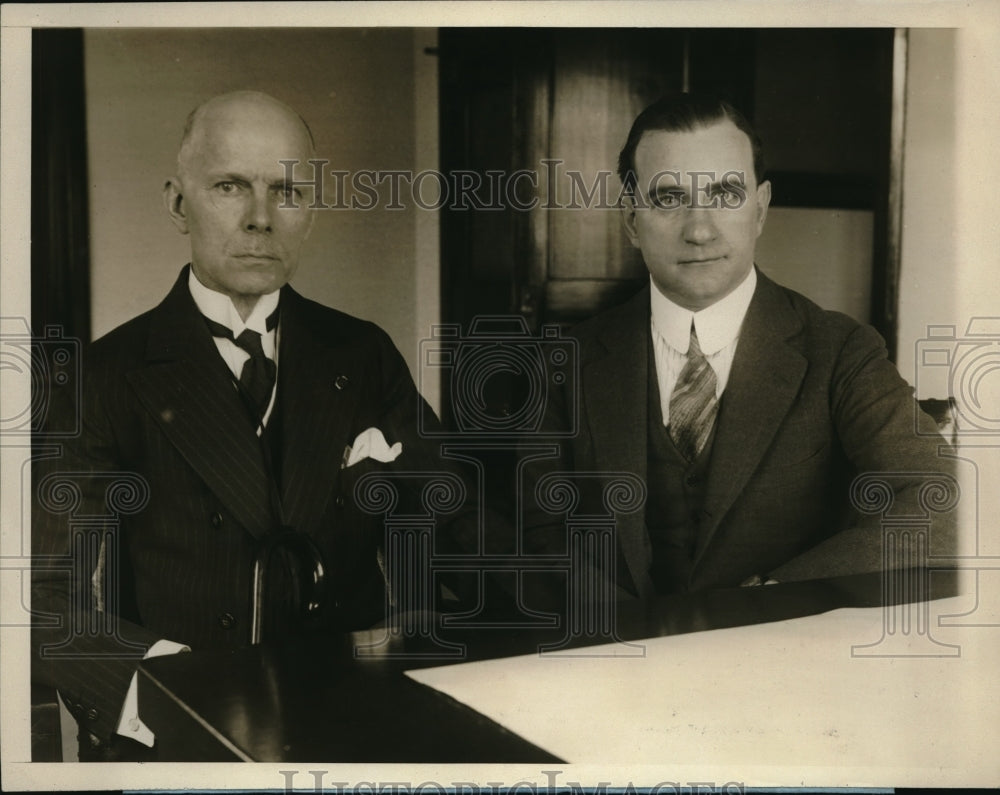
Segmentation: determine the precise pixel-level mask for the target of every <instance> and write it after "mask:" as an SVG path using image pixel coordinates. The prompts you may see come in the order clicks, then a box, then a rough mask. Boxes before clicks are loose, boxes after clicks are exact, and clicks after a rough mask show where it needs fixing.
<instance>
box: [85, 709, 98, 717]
mask: <svg viewBox="0 0 1000 795" xmlns="http://www.w3.org/2000/svg"><path fill="white" fill-rule="evenodd" d="M98 714H99V713H98V711H97V710H96V709H94V708H93V707H91V708H90V709H88V710H87V720H97V716H98Z"/></svg>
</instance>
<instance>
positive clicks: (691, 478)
mask: <svg viewBox="0 0 1000 795" xmlns="http://www.w3.org/2000/svg"><path fill="white" fill-rule="evenodd" d="M699 480H700V479H699V477H698V476H697V475H688V476H687V477H686V478H684V482H685V483H686V484H687V485H688V486H697V485H698V481H699Z"/></svg>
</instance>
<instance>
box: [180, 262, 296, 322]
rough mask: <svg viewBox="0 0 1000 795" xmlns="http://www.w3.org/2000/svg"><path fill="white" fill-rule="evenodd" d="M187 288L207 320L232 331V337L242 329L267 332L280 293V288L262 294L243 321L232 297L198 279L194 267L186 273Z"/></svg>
mask: <svg viewBox="0 0 1000 795" xmlns="http://www.w3.org/2000/svg"><path fill="white" fill-rule="evenodd" d="M188 289H190V290H191V297H192V298H193V299H194V302H195V305H196V306H197V307H198V309H199V311H201V313H202V314H203V315H204V316H205V317H207V318H208V319H209V320H214V321H215V322H216V323H221V324H222V325H223V326H226V328H228V329H230V330H231V331H232V332H233V336H234V337H238V336H239V335H240V334H242V333H243V330H244V329H251V330H252V331H256V332H257V333H258V334H260V335H261V336H262V337H263V336H264V335H266V334H267V333H268V330H267V318H268V317H269V316H270V314H271V313H272V312H274V310H275V309H277V308H278V299H279V297H280V294H281V291H280V290H275V291H274V292H271V293H267V294H266V295H262V296H261V297H260V299H259V300H258V301H257V305H256V306H255V307H254V308H253V311H251V312H250V316H249V317H248V318H247V319H246V322H244V321H243V318H241V317H240V313H239V312H237V311H236V307H235V306H234V305H233V302H232V299H231V298H230V297H229V296H228V295H225V294H224V293H220V292H216V291H215V290H213V289H211V288H209V287H206V286H205V285H204V284H202V283H201V282H200V281H198V277H197V276H195V275H194V268H191V272H190V273H189V274H188Z"/></svg>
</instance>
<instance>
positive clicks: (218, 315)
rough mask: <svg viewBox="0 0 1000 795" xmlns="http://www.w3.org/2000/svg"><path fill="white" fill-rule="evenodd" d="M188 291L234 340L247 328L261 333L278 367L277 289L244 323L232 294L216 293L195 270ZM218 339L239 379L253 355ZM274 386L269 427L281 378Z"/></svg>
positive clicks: (217, 344)
mask: <svg viewBox="0 0 1000 795" xmlns="http://www.w3.org/2000/svg"><path fill="white" fill-rule="evenodd" d="M188 288H189V289H190V290H191V297H192V298H193V299H194V302H195V304H196V305H197V307H198V309H199V311H200V312H201V313H202V314H203V315H204V316H205V317H207V318H208V319H209V320H214V321H215V322H216V323H220V324H221V325H223V326H225V327H226V328H228V329H229V330H230V331H232V332H233V337H234V338H235V337H238V336H240V334H242V333H243V331H244V329H250V330H251V331H256V332H257V333H258V334H260V345H261V347H262V348H263V349H264V355H265V356H266V357H267V358H268V359H271V360H272V361H273V362H274V364H275V366H276V367H277V364H278V329H277V328H274V329H271V330H270V331H268V329H267V318H268V316H269V315H270V314H271V313H272V312H274V310H275V309H277V308H278V297H279V291H278V290H275V291H274V292H273V293H267V295H262V296H261V297H260V299H259V300H258V301H257V305H256V306H255V307H254V308H253V311H252V312H250V316H249V317H248V318H247V319H246V320H245V321H244V320H243V318H241V317H240V313H239V312H237V311H236V307H235V306H233V302H232V299H230V297H229V296H228V295H225V294H223V293H219V292H216V291H215V290H212V289H210V288H208V287H206V286H205V285H204V284H202V283H201V282H200V281H198V277H196V276H195V275H194V269H193V268H192V269H191V272H190V273H189V274H188ZM214 339H215V347H217V348H218V349H219V353H220V354H221V355H222V358H223V360H224V361H225V363H226V364H227V365H228V366H229V369H230V370H231V371H232V373H233V375H235V376H236V378H237V379H238V378H239V377H240V373H241V372H243V365H244V364H246V361H247V359H249V358H250V354H249V353H247V352H246V351H245V350H243V349H242V348H241V347H240V346H239V345H237V344H236V343H235V342H233V341H232V340H231V339H228V338H226V337H214ZM274 383H275V386H274V388H272V389H271V402H270V403H268V405H267V411H265V412H264V424H265V425H267V421H268V419H269V418H270V417H271V410H272V409H273V408H274V396H275V392H276V391H277V385H278V381H277V379H275V382H274ZM257 435H258V436H259V435H260V428H258V429H257Z"/></svg>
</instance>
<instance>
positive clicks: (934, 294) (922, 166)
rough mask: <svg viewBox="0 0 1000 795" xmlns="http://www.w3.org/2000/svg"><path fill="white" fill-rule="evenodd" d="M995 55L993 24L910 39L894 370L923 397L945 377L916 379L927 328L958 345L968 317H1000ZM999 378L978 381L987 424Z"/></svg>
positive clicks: (998, 40)
mask: <svg viewBox="0 0 1000 795" xmlns="http://www.w3.org/2000/svg"><path fill="white" fill-rule="evenodd" d="M998 51H1000V28H998V26H996V25H992V26H989V25H981V26H969V27H965V28H962V29H958V30H948V29H933V30H926V29H913V30H910V32H909V63H908V70H907V72H908V73H907V96H906V101H907V109H906V129H905V155H904V156H905V162H904V168H903V196H904V198H903V241H902V252H901V256H902V262H901V284H900V306H899V317H900V326H899V354H900V355H899V362H898V363H899V368H900V372H901V373H902V374H903V376H904V377H905V378H907V379H908V380H911V381H912V380H913V379H914V378H915V377H916V381H917V388H918V396H919V397H922V398H923V397H946V396H948V385H947V383H946V382H945V381H944V380H943V379H941V378H930V377H928V370H927V368H926V367H921V368H919V369H920V373H919V375H918V373H917V370H918V365H917V363H916V360H917V349H916V346H917V343H918V341H919V340H922V339H924V338H925V337H926V334H927V326H928V325H931V324H933V325H945V326H948V325H950V326H955V327H956V332H957V335H958V337H959V338H962V337H963V336H964V333H965V331H966V328H967V326H968V322H969V320H970V319H971V318H973V317H977V316H978V317H987V316H992V317H994V318H996V317H1000V267H998V260H1000V223H998V217H1000V216H998V209H997V207H998V203H997V201H996V199H995V197H994V192H995V190H994V186H995V184H996V174H997V171H998V167H1000V149H998V147H997V141H996V136H997V120H998V118H1000V116H998V112H997V99H996V98H997V97H998V96H1000V62H998V60H997V57H996V53H997V52H998ZM994 326H995V331H994V335H993V339H997V338H998V337H1000V324H997V323H995V324H994ZM907 352H911V353H910V354H909V355H907ZM939 369H940V368H939ZM998 381H1000V371H998V370H994V371H993V373H992V376H988V377H987V379H986V380H985V381H984V382H983V386H984V387H992V399H993V400H995V401H996V403H995V404H994V407H993V410H992V416H993V417H996V416H997V411H996V407H997V406H1000V384H998V383H997V382H998ZM953 396H954V395H953ZM982 397H983V398H984V399H986V398H987V393H985V392H984V393H983V395H982ZM986 411H987V414H989V413H990V410H989V409H988V408H987V409H986Z"/></svg>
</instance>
